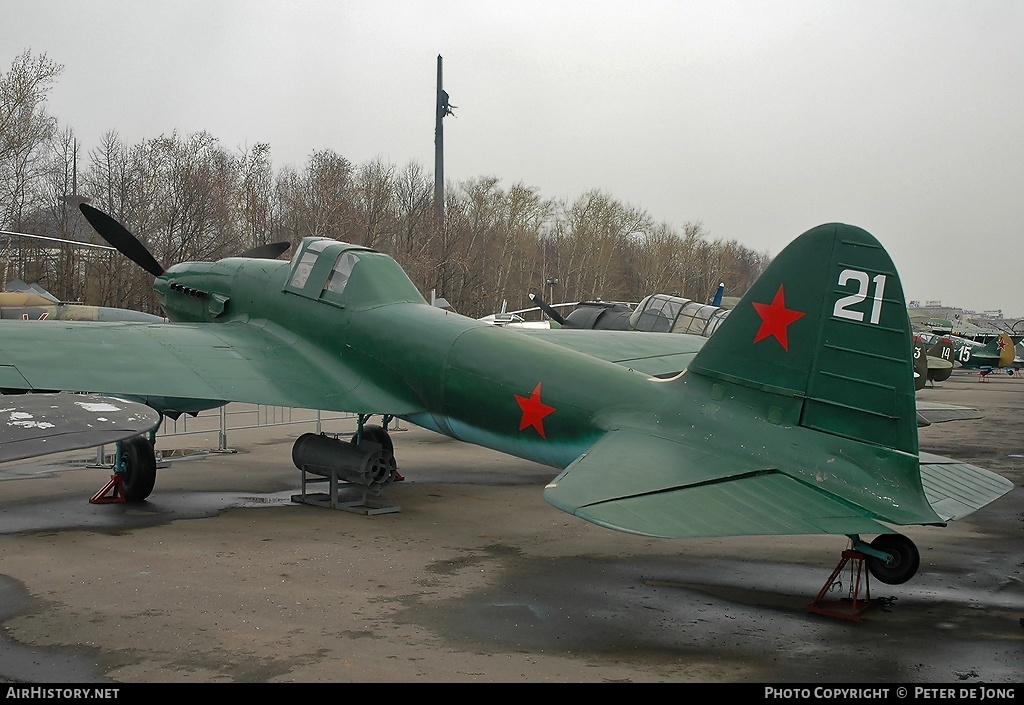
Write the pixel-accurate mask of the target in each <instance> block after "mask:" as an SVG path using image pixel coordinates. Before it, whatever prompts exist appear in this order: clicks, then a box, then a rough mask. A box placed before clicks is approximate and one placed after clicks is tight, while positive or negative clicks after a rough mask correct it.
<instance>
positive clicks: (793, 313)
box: [0, 205, 1012, 584]
mask: <svg viewBox="0 0 1024 705" xmlns="http://www.w3.org/2000/svg"><path fill="white" fill-rule="evenodd" d="M82 211H83V212H84V213H85V215H86V217H87V218H88V219H89V221H90V222H91V223H92V224H93V226H94V227H95V228H96V230H97V231H98V232H99V233H100V234H101V235H103V237H104V238H105V239H106V240H107V241H108V242H110V243H111V244H112V245H114V246H115V247H117V248H118V249H119V250H121V251H122V252H123V253H125V254H126V255H127V256H128V257H129V258H131V259H132V260H133V261H135V262H136V263H138V264H140V265H141V266H143V267H144V268H146V269H147V270H148V271H149V272H150V273H152V274H153V275H154V277H155V279H156V281H155V289H156V291H157V293H158V296H159V299H160V302H161V304H162V307H163V310H164V312H165V313H166V315H167V317H168V318H169V319H170V321H171V322H169V323H151V324H150V323H83V322H79V323H75V324H72V323H60V322H55V323H53V324H51V325H47V326H42V325H34V324H32V323H28V322H24V323H22V322H17V321H12V322H10V323H9V325H8V326H5V331H4V336H3V339H2V341H0V387H7V388H21V389H34V388H40V389H63V390H82V391H93V392H103V393H108V394H124V395H131V397H132V398H136V399H145V398H146V397H147V396H148V395H155V396H174V397H185V398H191V399H206V400H215V401H219V402H222V403H223V402H228V401H239V402H253V403H261V404H275V405H283V406H290V407H297V408H310V409H323V410H337V411H350V412H356V413H357V414H359V431H358V432H357V433H356V435H355V437H354V438H353V439H352V440H351V441H347V440H341V439H333V438H328V437H326V436H314V437H313V438H306V437H302V438H300V439H299V440H298V441H297V442H296V444H295V447H294V449H293V460H294V461H295V464H296V466H298V467H300V468H301V467H306V466H327V465H331V466H333V467H335V468H336V469H337V470H339V472H343V473H345V476H346V477H349V478H351V481H353V482H359V483H362V484H364V485H365V486H366V487H368V488H370V489H371V490H373V491H379V490H380V489H382V488H383V487H385V486H386V485H387V484H389V482H391V481H392V480H393V479H394V475H395V473H396V472H397V471H396V463H395V462H394V446H393V443H392V442H391V439H390V436H389V434H388V432H387V429H388V424H389V423H390V421H391V420H393V419H395V418H400V419H403V420H405V421H408V422H409V423H413V424H416V425H419V426H421V427H423V428H427V429H431V430H433V431H436V432H439V433H442V434H445V435H447V436H450V437H452V438H456V439H459V440H462V441H466V442H469V443H474V444H478V445H482V446H486V447H488V448H492V449H496V450H499V451H502V452H505V453H509V454H511V455H514V456H517V457H521V458H526V459H529V460H532V461H536V462H539V463H543V464H546V465H549V466H551V467H552V468H554V469H555V470H556V471H558V473H559V474H558V475H557V477H555V479H554V480H553V481H552V482H551V483H550V484H549V485H548V486H547V487H546V488H545V489H544V497H545V499H546V500H547V501H548V502H550V503H551V504H552V505H554V506H555V507H557V508H559V509H562V510H564V511H566V512H569V513H571V514H574V515H576V516H578V517H580V518H583V519H585V520H587V521H591V522H594V523H596V524H598V525H601V526H604V527H608V528H612V529H617V530H621V531H626V532H631V533H636V534H642V535H647V536H659V537H667V538H692V537H713V536H734V535H785V534H842V535H846V536H847V537H849V539H850V540H851V541H852V545H853V546H854V548H855V549H856V550H858V551H861V552H863V553H864V554H865V555H866V556H867V563H868V567H869V570H870V571H871V573H872V574H873V575H875V576H876V577H877V578H878V579H879V580H881V581H883V582H885V583H890V584H898V583H902V582H905V581H906V580H909V579H910V578H911V577H912V576H913V575H914V574H915V573H916V571H917V569H918V566H919V561H920V558H919V554H918V551H917V548H916V547H915V545H914V544H913V542H912V541H911V540H910V539H909V538H907V537H906V536H903V535H901V534H899V533H897V532H896V531H895V530H894V529H893V528H891V527H893V526H905V525H921V524H923V525H943V524H945V523H946V522H948V521H952V520H955V519H959V518H962V517H964V516H967V515H968V514H970V513H972V512H974V511H976V510H978V509H979V508H981V507H983V506H985V505H986V504H988V503H990V502H992V501H993V500H995V499H997V498H998V497H1000V496H1002V495H1003V494H1005V493H1006V492H1008V491H1010V489H1012V484H1011V483H1010V482H1008V481H1007V480H1005V479H1004V478H1002V477H1000V476H998V475H996V474H994V473H991V472H989V471H986V470H983V469H982V468H979V467H975V466H973V465H969V464H966V463H961V462H958V461H955V460H950V459H947V458H941V457H938V456H933V455H929V454H925V453H921V452H919V449H918V438H917V415H916V413H915V396H914V395H915V388H914V375H913V363H912V356H911V355H909V354H908V350H909V346H910V344H911V341H912V335H911V330H910V322H909V317H908V314H907V307H906V302H905V301H904V296H903V291H902V286H901V284H900V280H899V276H898V275H897V272H896V269H895V267H894V265H893V263H892V260H891V259H890V258H889V256H888V254H887V253H886V251H885V249H884V248H883V247H882V246H881V245H880V244H879V243H878V241H877V240H875V238H874V237H872V236H871V235H870V234H868V233H867V232H865V231H863V230H861V229H859V228H856V227H853V226H849V225H842V224H828V225H822V226H820V227H817V228H814V229H812V230H810V231H808V232H807V233H805V234H803V235H801V236H800V237H799V238H797V239H796V240H795V241H794V242H793V243H792V244H790V245H789V247H787V248H786V249H785V250H783V252H781V253H780V254H779V255H778V256H777V257H776V258H775V259H774V260H773V262H772V263H771V265H770V266H769V267H768V269H767V270H766V271H765V272H764V274H763V275H762V276H761V277H760V278H759V279H758V281H757V282H756V283H755V284H754V285H753V286H752V287H751V288H750V290H749V291H748V292H747V293H746V295H745V296H744V297H743V298H742V299H741V301H740V302H739V303H738V304H737V305H736V307H735V308H734V309H733V310H732V312H731V313H730V315H729V316H728V317H727V318H726V319H725V320H723V321H722V322H721V325H720V326H719V327H718V329H717V330H716V332H715V334H714V335H713V336H711V337H710V338H704V337H700V336H691V335H686V334H672V333H664V334H662V333H649V334H647V335H637V334H635V333H633V332H629V331H600V330H566V329H552V330H531V329H520V330H509V329H505V328H501V327H496V326H493V325H488V324H487V323H484V322H481V321H478V320H474V319H470V318H466V317H464V316H461V315H459V314H456V313H453V312H451V311H446V310H443V309H439V308H437V307H432V306H430V304H429V303H428V302H427V301H426V300H425V299H424V298H423V296H422V295H421V294H420V293H419V291H418V290H417V289H416V287H415V286H414V285H413V283H412V282H411V281H410V280H409V278H408V277H407V276H406V274H405V272H404V271H403V270H402V269H401V267H399V265H398V264H397V263H396V262H395V261H394V260H393V259H391V258H390V257H388V256H387V255H384V254H382V253H379V252H375V251H373V250H370V249H367V248H365V247H360V246H356V245H351V244H347V243H343V242H338V241H336V240H330V239H326V238H318V237H308V238H305V239H303V241H302V243H301V246H300V247H299V248H298V249H297V250H296V252H295V253H294V255H293V257H292V259H291V261H290V262H285V261H277V260H270V259H253V258H246V257H232V258H226V259H223V260H220V261H217V262H205V263H203V262H201V263H196V262H192V263H182V264H177V265H174V266H172V267H170V268H168V269H164V268H163V266H162V265H160V264H159V263H157V262H156V260H154V259H153V257H152V256H151V255H150V254H149V253H148V252H146V251H145V249H144V248H143V246H142V245H141V243H139V242H138V240H136V239H135V238H134V237H133V236H132V235H131V234H130V233H128V231H126V230H125V229H124V228H123V227H122V226H121V225H120V224H118V223H117V222H116V221H114V220H113V219H111V218H110V217H109V216H106V215H105V214H103V213H102V212H100V211H97V210H95V209H93V208H91V207H89V206H87V205H83V206H82ZM374 415H380V416H381V417H382V419H383V424H382V425H372V424H370V423H369V420H370V419H371V417H372V416H374ZM307 435H311V434H307ZM135 450H136V451H139V450H140V448H139V447H136V448H135ZM149 450H151V448H150V449H149ZM137 474H140V475H142V474H144V475H146V476H147V479H146V481H145V482H142V481H140V482H138V483H135V482H134V481H133V483H131V484H137V486H138V487H139V488H141V489H140V490H139V491H138V492H136V493H134V495H133V499H140V498H144V496H145V494H148V492H149V489H151V488H152V478H151V477H149V476H151V475H155V469H153V470H150V463H148V462H147V463H143V462H141V461H138V468H137ZM127 484H129V483H127V482H126V487H127ZM147 485H148V488H147ZM126 493H127V489H126ZM139 495H142V497H140V496H139ZM862 534H877V535H878V536H877V537H876V538H875V539H874V540H873V541H871V542H870V543H869V542H867V541H865V540H862V539H861V535H862Z"/></svg>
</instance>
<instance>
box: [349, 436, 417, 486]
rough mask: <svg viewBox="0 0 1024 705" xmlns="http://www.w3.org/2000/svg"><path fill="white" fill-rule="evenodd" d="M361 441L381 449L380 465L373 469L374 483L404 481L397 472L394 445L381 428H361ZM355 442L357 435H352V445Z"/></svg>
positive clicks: (357, 438)
mask: <svg viewBox="0 0 1024 705" xmlns="http://www.w3.org/2000/svg"><path fill="white" fill-rule="evenodd" d="M363 439H364V440H367V441H371V442H373V443H377V444H378V445H380V448H381V458H380V463H379V464H378V466H377V467H375V468H374V469H373V476H374V477H373V479H374V480H375V481H379V482H384V483H385V484H387V483H388V482H399V481H401V480H403V479H405V478H403V477H402V476H401V474H399V472H398V463H397V461H396V460H395V444H394V443H393V442H392V440H391V435H390V434H389V433H388V432H387V431H386V430H385V429H384V427H383V426H377V425H375V424H370V425H366V426H363ZM357 440H359V434H358V433H354V434H353V435H352V443H353V444H354V443H356V441H357Z"/></svg>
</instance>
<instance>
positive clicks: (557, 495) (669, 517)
mask: <svg viewBox="0 0 1024 705" xmlns="http://www.w3.org/2000/svg"><path fill="white" fill-rule="evenodd" d="M544 499H545V500H547V501H548V502H550V503H551V504H552V505H554V506H555V507H557V508H559V509H561V510H562V511H565V512H569V513H570V514H575V515H576V516H578V517H580V518H582V519H586V520H587V521H590V522H593V523H595V524H599V525H601V526H605V527H608V528H612V529H617V530H619V531H626V532H630V533H636V534H643V535H646V536H657V537H662V538H697V537H713V536H762V535H786V534H833V533H834V534H843V533H846V534H855V533H884V532H887V531H889V530H888V529H886V528H885V527H884V526H883V525H882V524H880V523H878V522H876V521H874V520H873V519H870V518H868V517H867V516H865V514H864V513H862V512H860V511H858V510H857V509H856V508H855V507H853V506H852V505H850V504H848V503H845V502H843V501H841V500H839V499H838V498H836V497H834V496H833V495H831V494H828V493H825V492H821V491H819V490H817V489H815V488H813V487H810V486H808V485H806V484H804V483H802V482H799V481H798V480H795V479H793V478H791V477H789V476H787V475H785V474H783V473H781V472H777V471H775V470H774V469H772V468H755V467H752V466H749V465H748V464H747V463H745V462H744V459H743V458H741V457H740V456H734V457H731V458H730V457H725V456H723V455H722V454H721V453H711V452H708V451H706V450H703V449H701V448H700V447H699V446H693V445H684V444H682V443H678V442H675V441H672V440H669V439H665V438H659V437H656V436H650V435H647V434H644V433H639V432H634V431H613V432H611V433H609V434H608V435H607V436H605V437H604V438H603V439H601V440H600V441H599V442H598V443H597V444H595V445H594V446H593V447H592V448H591V450H590V451H589V452H588V453H586V454H585V455H583V456H581V457H580V458H579V459H577V460H576V461H575V462H573V463H572V464H571V465H569V467H568V468H566V469H565V471H564V472H562V474H561V475H559V476H558V477H557V478H556V479H555V480H554V481H552V482H551V484H549V485H548V486H547V487H546V488H545V490H544Z"/></svg>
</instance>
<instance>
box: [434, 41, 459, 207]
mask: <svg viewBox="0 0 1024 705" xmlns="http://www.w3.org/2000/svg"><path fill="white" fill-rule="evenodd" d="M454 107H455V106H454V105H451V104H449V102H448V93H446V92H445V90H444V84H443V82H442V80H441V55H440V54H438V55H437V105H436V109H435V111H434V215H435V216H436V217H437V224H438V227H441V226H443V225H444V125H443V124H442V122H441V121H442V120H444V118H445V116H447V115H454V114H455V113H453V112H452V108H454Z"/></svg>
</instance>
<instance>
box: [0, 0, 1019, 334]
mask: <svg viewBox="0 0 1024 705" xmlns="http://www.w3.org/2000/svg"><path fill="white" fill-rule="evenodd" d="M25 49H30V50H31V51H32V53H33V54H41V53H45V54H46V55H47V56H48V57H49V58H50V59H51V60H53V61H55V62H57V63H59V64H63V65H64V67H65V68H64V72H63V73H62V74H61V76H60V78H59V79H58V81H57V84H56V86H55V87H54V89H53V91H52V92H51V94H50V100H49V102H48V109H49V111H50V113H51V114H53V115H54V116H56V117H57V118H58V119H59V120H60V122H61V125H62V126H65V127H71V128H73V129H74V131H75V134H76V135H77V137H78V138H79V143H80V145H81V146H82V147H84V148H85V149H86V150H88V149H92V148H94V147H96V146H97V145H98V144H99V140H100V137H101V135H103V134H104V133H105V132H107V131H108V130H116V131H117V132H118V133H119V134H120V136H121V138H122V139H123V140H124V141H125V142H127V143H128V144H135V143H137V142H139V141H141V140H143V139H147V138H153V137H158V136H159V135H161V134H170V132H172V131H173V130H177V131H178V132H179V134H183V135H187V134H190V133H193V132H197V131H200V130H206V131H208V132H210V133H211V134H213V135H214V136H215V137H217V138H219V140H220V141H221V144H222V145H223V146H225V147H227V148H230V149H235V148H245V147H247V146H252V145H253V144H255V143H258V142H267V143H269V144H270V146H271V155H272V158H273V162H274V166H275V168H280V167H282V166H284V165H292V166H295V167H296V168H300V169H301V168H302V167H303V166H304V165H305V162H306V158H307V157H308V155H309V154H310V153H312V152H313V151H315V150H319V149H333V150H334V151H336V152H338V153H339V154H342V155H343V156H345V157H347V158H348V159H349V160H351V161H352V162H354V163H356V164H360V163H363V162H366V161H369V160H371V159H374V158H378V157H379V158H382V159H384V160H386V161H389V162H392V163H394V164H396V165H398V166H399V167H404V166H405V165H406V164H408V163H409V162H418V163H419V164H421V165H422V166H423V167H424V169H425V170H426V171H427V172H428V173H432V171H433V164H434V113H433V111H434V91H435V83H436V69H437V56H438V55H439V54H440V55H441V56H443V59H444V87H445V89H446V90H447V91H448V92H449V94H450V95H451V102H452V104H453V105H455V106H457V107H456V111H455V114H456V116H457V117H454V118H451V117H449V118H446V119H445V123H444V125H445V127H444V130H445V133H444V134H445V175H446V177H447V180H448V181H449V182H451V181H460V180H463V179H468V178H473V177H478V176H496V177H498V178H500V179H501V184H502V185H503V186H504V187H506V188H507V187H509V186H511V185H512V184H514V183H516V182H522V183H524V184H526V185H528V186H534V187H536V188H538V189H539V190H540V192H541V194H542V195H543V196H546V197H550V198H565V199H574V198H575V197H577V196H579V195H581V194H583V193H585V192H586V191H589V190H591V189H599V190H601V191H603V192H605V193H607V194H609V195H610V196H612V197H614V198H616V199H618V200H620V201H623V202H625V203H628V204H630V205H633V206H637V207H640V208H643V209H645V210H647V211H648V212H649V213H650V214H651V215H652V216H653V217H654V219H655V220H657V221H665V222H668V223H672V224H674V225H676V226H677V227H680V229H681V226H682V225H683V224H684V223H686V222H697V221H699V222H702V223H703V224H704V226H705V228H706V229H707V231H708V232H709V234H710V236H711V237H712V238H722V239H726V240H733V239H735V240H737V241H739V242H740V243H742V244H743V245H745V246H747V247H750V248H752V249H754V250H757V251H765V252H768V253H769V254H771V255H775V254H777V253H778V252H779V251H780V250H781V249H782V248H783V247H785V245H786V244H787V243H788V242H789V241H790V240H792V239H793V238H795V237H796V236H797V235H799V234H800V233H802V232H804V231H805V230H808V229H809V228H811V227H813V226H815V225H818V224H820V223H824V222H832V221H842V222H847V223H852V224H854V225H859V226H861V227H863V228H865V229H866V230H868V231H869V232H871V233H872V234H874V235H875V236H876V237H877V238H878V239H879V240H880V241H881V242H882V244H883V245H885V246H886V248H887V249H888V250H889V252H890V254H891V255H892V257H893V259H894V260H895V262H896V266H897V268H898V269H899V271H900V274H901V276H902V278H903V285H904V290H905V292H906V295H907V298H908V299H918V300H921V301H922V302H924V301H925V300H929V299H940V300H941V301H942V302H943V303H944V304H947V305H954V306H963V307H965V308H969V309H975V310H986V309H1002V310H1003V312H1004V313H1005V314H1006V315H1007V316H1024V301H1022V300H1021V292H1020V287H1019V285H1018V280H1019V278H1020V273H1021V271H1022V266H1024V240H1022V232H1021V222H1022V221H1024V197H1022V193H1021V191H1022V188H1021V187H1022V185H1024V178H1022V171H1024V3H1022V2H1019V1H1018V0H963V1H960V2H945V1H942V0H921V1H907V2H899V1H894V0H885V1H874V0H863V1H856V2H854V1H842V0H830V1H828V2H823V1H821V0H770V1H769V0H762V1H756V2H755V1H751V2H733V1H728V0H708V1H704V0H690V1H683V0H668V1H665V2H660V1H658V2H656V1H652V0H629V1H626V0H580V1H576V0H551V1H547V2H545V1H538V0H515V1H514V2H502V3H498V2H490V1H485V0H477V1H475V2H469V1H462V0H437V1H430V0H415V1H414V0H408V1H400V0H367V1H355V0H353V1H349V2H346V1H343V0H315V1H314V0H303V1H292V2H284V1H283V0H196V1H191V0H163V1H161V2H153V1H149V0H135V1H127V0H88V1H82V0H77V1H71V0H33V1H32V2H25V0H0V71H3V72H6V71H7V70H9V68H10V64H11V61H12V60H13V59H14V58H15V57H16V56H18V55H19V54H20V53H22V52H23V51H24V50H25ZM684 293H685V292H684ZM727 293H728V292H727ZM735 293H737V294H738V293H742V292H735Z"/></svg>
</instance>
